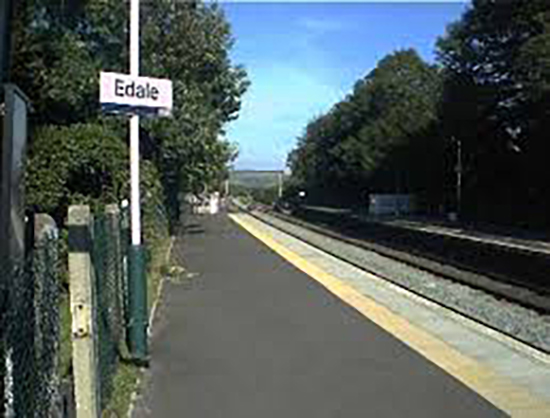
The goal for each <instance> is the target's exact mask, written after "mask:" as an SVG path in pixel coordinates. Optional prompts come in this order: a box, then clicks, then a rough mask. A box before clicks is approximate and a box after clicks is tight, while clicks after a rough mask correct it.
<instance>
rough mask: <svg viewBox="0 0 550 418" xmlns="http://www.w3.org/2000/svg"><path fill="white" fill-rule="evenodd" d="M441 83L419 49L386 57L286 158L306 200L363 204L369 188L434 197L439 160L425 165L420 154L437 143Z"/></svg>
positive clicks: (311, 127)
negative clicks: (417, 51)
mask: <svg viewBox="0 0 550 418" xmlns="http://www.w3.org/2000/svg"><path fill="white" fill-rule="evenodd" d="M439 80H440V78H439V71H438V70H437V69H436V68H434V67H432V66H429V65H427V64H426V63H424V62H423V61H422V60H421V59H420V58H419V57H418V55H417V53H416V52H415V51H414V50H404V51H398V52H396V53H394V54H391V55H389V56H387V57H386V58H384V59H383V60H382V61H380V63H379V64H378V66H377V68H376V69H375V70H373V71H372V72H371V73H370V74H368V75H367V76H366V77H365V78H364V79H362V80H360V81H359V82H357V83H356V85H355V88H354V91H353V93H352V94H350V95H349V96H348V97H347V98H346V99H345V100H344V101H342V102H340V103H338V104H336V105H335V106H334V107H333V108H332V109H331V111H330V112H329V113H327V114H325V115H322V116H320V117H318V118H317V119H315V120H313V121H312V122H311V123H310V124H309V125H308V126H307V128H306V132H305V134H304V136H302V137H301V138H300V139H299V145H298V148H297V149H296V150H294V151H293V152H292V153H291V154H290V156H289V165H290V167H291V169H292V172H293V182H294V183H296V185H297V187H302V188H306V189H308V191H309V199H311V200H313V201H319V202H321V203H330V204H362V203H364V202H365V201H366V194H367V193H369V192H378V193H379V192H413V191H414V192H422V193H425V194H427V195H430V194H433V193H431V192H432V191H433V189H434V188H436V187H437V185H436V184H435V183H434V182H433V181H432V179H433V178H434V177H437V176H438V175H439V174H440V165H438V164H437V163H434V164H432V165H428V166H427V165H426V163H425V161H424V158H423V157H424V155H423V151H426V148H430V147H433V148H435V149H437V148H438V147H439V143H438V138H437V131H436V129H435V121H436V110H437V106H436V105H437V99H438V93H439V89H440V81H439ZM328 196H330V197H331V198H330V199H327V197H328Z"/></svg>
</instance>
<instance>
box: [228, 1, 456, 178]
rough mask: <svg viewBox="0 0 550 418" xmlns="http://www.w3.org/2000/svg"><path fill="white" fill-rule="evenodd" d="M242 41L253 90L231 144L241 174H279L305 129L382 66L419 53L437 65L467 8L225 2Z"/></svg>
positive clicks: (235, 53) (241, 55) (236, 56)
mask: <svg viewBox="0 0 550 418" xmlns="http://www.w3.org/2000/svg"><path fill="white" fill-rule="evenodd" d="M222 7H223V9H224V11H225V13H226V17H227V18H228V20H229V22H230V23H231V25H232V30H233V35H234V37H235V39H236V43H235V46H234V48H233V50H232V52H231V56H232V60H233V62H234V63H236V64H242V65H244V66H245V68H246V70H247V72H248V75H249V79H250V81H251V83H252V85H251V87H250V89H249V90H248V92H247V93H246V95H245V96H244V103H243V107H242V109H241V113H240V117H239V119H238V120H236V121H234V122H232V123H231V124H230V125H229V126H228V133H227V138H228V139H229V140H230V141H232V142H235V143H237V144H238V146H239V157H238V159H237V161H236V164H235V167H236V168H237V169H254V170H280V169H282V168H284V166H285V162H286V156H287V154H288V152H289V151H290V150H291V149H292V148H293V147H294V145H295V144H296V138H297V137H298V136H299V135H301V133H302V132H303V129H304V128H305V126H306V124H307V122H308V121H309V120H311V119H312V118H313V117H314V116H316V115H319V114H320V113H323V112H326V111H327V110H328V109H330V108H331V106H332V105H334V104H335V103H336V102H338V101H339V100H340V99H342V98H343V97H344V96H345V95H346V94H347V93H349V92H350V91H351V89H352V87H353V85H354V83H355V82H356V81H357V80H358V79H359V78H361V77H363V76H365V75H366V74H367V73H368V72H370V71H371V70H372V69H373V68H374V67H375V66H376V63H377V61H378V60H380V59H381V58H383V57H384V56H385V55H387V54H389V53H391V52H392V51H394V50H396V49H401V48H409V47H413V48H415V49H416V50H417V51H418V52H419V53H420V55H421V56H422V57H423V58H424V59H425V60H427V61H430V62H433V61H434V58H435V56H434V46H435V41H436V39H437V37H438V36H440V35H442V34H444V33H445V28H446V26H447V25H448V24H449V23H451V22H453V21H455V20H457V19H459V18H460V16H461V14H462V13H463V11H464V10H465V8H466V3H463V2H446V3H443V2H439V3H435V2H424V3H406V2H394V3H390V2H383V3H380V2H379V3H374V2H364V3H359V2H353V3H326V2H325V3H323V2H321V3H297V2H279V3H267V2H226V3H222Z"/></svg>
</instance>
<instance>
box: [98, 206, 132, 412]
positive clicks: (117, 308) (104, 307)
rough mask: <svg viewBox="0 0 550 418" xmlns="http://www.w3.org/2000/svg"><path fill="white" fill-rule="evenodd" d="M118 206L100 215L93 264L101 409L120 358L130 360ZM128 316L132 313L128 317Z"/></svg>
mask: <svg viewBox="0 0 550 418" xmlns="http://www.w3.org/2000/svg"><path fill="white" fill-rule="evenodd" d="M120 221H121V219H120V212H119V210H118V208H117V207H116V206H108V207H107V209H106V211H105V212H102V213H99V214H96V216H95V217H94V221H93V240H92V254H91V257H92V264H93V273H94V274H95V281H94V284H95V289H94V290H95V294H96V306H97V308H96V326H97V328H96V329H97V347H98V351H97V354H98V366H99V370H98V376H99V379H100V383H99V389H100V399H101V407H102V408H104V407H105V406H106V405H107V403H108V401H109V398H110V395H111V393H112V389H113V388H112V383H113V377H114V374H115V373H116V369H117V365H118V362H119V360H120V359H123V358H124V357H125V356H126V357H127V356H128V355H127V350H126V342H125V323H126V321H125V315H124V311H125V309H124V307H125V305H127V303H126V298H125V294H126V292H125V289H126V277H125V270H126V269H125V267H124V266H125V260H126V259H127V248H128V246H127V245H122V243H123V242H125V241H127V239H128V237H127V235H128V234H127V232H128V230H127V229H126V228H123V227H122V224H121V222H120ZM126 316H128V314H127V315H126Z"/></svg>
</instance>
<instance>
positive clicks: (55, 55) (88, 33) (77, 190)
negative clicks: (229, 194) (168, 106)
mask: <svg viewBox="0 0 550 418" xmlns="http://www.w3.org/2000/svg"><path fill="white" fill-rule="evenodd" d="M128 8H129V5H128V3H127V2H122V1H119V0H87V1H75V2H66V1H59V0H26V1H24V2H21V4H20V5H19V7H18V8H17V11H16V19H15V24H14V42H15V47H14V49H15V50H16V51H17V54H15V57H14V58H15V59H14V62H13V66H12V80H13V81H14V82H15V83H16V84H17V85H19V86H20V87H21V88H22V90H23V91H24V92H25V93H26V94H27V95H28V96H29V97H30V99H31V101H32V105H33V108H34V112H33V114H32V122H33V126H32V127H33V130H35V131H36V132H34V133H33V135H32V136H33V137H34V138H35V139H34V140H33V143H32V145H31V149H30V155H31V157H30V160H29V164H28V173H27V180H28V192H27V196H28V202H29V204H30V205H32V206H34V207H35V208H36V209H38V210H43V211H48V212H50V213H53V214H55V215H56V218H57V219H62V217H63V213H64V210H65V209H66V206H67V205H68V204H69V203H74V202H92V201H93V202H101V203H103V202H108V201H110V202H117V201H120V199H121V198H123V197H125V196H127V193H126V191H127V186H126V183H127V178H128V173H127V166H128V164H129V163H128V153H127V150H126V148H127V145H126V144H127V139H126V138H127V123H126V118H116V117H107V118H102V117H101V114H100V107H99V102H98V97H99V72H100V71H101V70H105V71H117V72H124V73H125V72H127V70H128V46H127V45H128V26H129V21H128ZM140 26H141V29H140V30H141V70H140V72H141V74H144V75H148V76H153V77H165V78H170V79H171V80H172V81H173V85H174V112H173V118H170V119H161V120H145V119H142V123H141V146H140V148H141V156H142V166H143V167H144V177H145V178H143V179H142V184H144V185H145V184H146V185H145V188H144V190H143V191H142V194H144V195H145V196H150V195H151V194H154V195H155V199H157V200H159V199H160V201H162V203H163V204H167V206H168V209H169V215H170V218H171V221H175V220H177V218H178V210H179V196H180V194H181V193H185V192H192V193H200V192H203V191H204V190H205V189H206V190H212V189H216V188H218V187H219V184H220V183H221V181H222V180H223V179H224V178H225V177H226V176H227V166H228V163H230V162H231V161H232V160H233V159H234V158H235V156H236V150H235V147H234V146H233V145H231V144H229V143H228V142H227V141H225V140H223V139H222V138H223V133H224V131H223V126H224V124H225V123H226V122H228V121H230V120H233V119H235V118H236V117H237V114H238V111H239V108H240V100H241V96H242V94H243V93H244V92H245V90H246V88H247V86H248V82H247V81H246V73H245V71H244V70H243V69H242V68H241V67H239V66H234V65H233V64H232V63H231V62H230V59H229V49H230V48H231V45H232V42H233V40H232V38H231V33H230V27H229V24H228V23H227V21H226V20H225V18H224V16H223V13H222V12H221V10H220V8H219V7H218V6H217V5H214V4H210V5H206V4H202V3H201V2H180V1H174V0H159V1H155V2H142V4H141V25H140ZM75 124H76V125H75ZM150 188H152V189H150ZM158 203H159V202H156V204H158ZM144 210H146V209H144Z"/></svg>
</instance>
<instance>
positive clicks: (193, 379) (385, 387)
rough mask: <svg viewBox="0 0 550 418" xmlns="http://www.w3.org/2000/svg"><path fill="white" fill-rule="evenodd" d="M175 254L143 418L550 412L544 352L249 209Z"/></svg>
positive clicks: (204, 226)
mask: <svg viewBox="0 0 550 418" xmlns="http://www.w3.org/2000/svg"><path fill="white" fill-rule="evenodd" d="M173 257H175V258H176V259H177V260H178V261H179V262H181V264H182V267H184V269H185V272H186V273H185V274H184V275H183V276H182V277H180V278H178V279H174V280H171V281H165V283H164V285H163V290H162V296H161V302H160V303H159V305H158V308H157V309H156V314H155V318H154V321H153V330H152V342H151V356H152V357H151V367H150V370H149V372H148V375H147V377H146V379H145V383H144V386H143V390H142V393H141V394H140V396H139V397H138V399H137V401H136V403H135V405H134V408H133V411H132V416H133V417H135V418H141V417H180V416H188V417H201V418H210V417H224V418H231V417H235V418H237V417H238V418H246V417H250V418H252V417H254V418H256V417H265V418H269V417H281V416H284V417H310V416H311V417H327V418H328V417H331V418H332V417H365V416H373V417H423V418H424V417H437V418H439V417H442V416H445V417H449V418H450V417H501V416H513V417H516V416H517V417H547V416H550V393H549V392H548V390H547V389H548V387H550V361H549V360H548V358H547V356H545V355H543V354H541V353H538V352H535V351H530V350H529V349H527V348H526V347H523V346H521V344H517V343H515V342H513V341H510V340H507V339H506V338H505V337H502V336H500V335H497V333H493V332H490V331H487V330H485V329H483V327H480V326H478V325H476V324H473V323H469V322H468V321H466V320H462V319H460V318H459V317H457V316H456V315H453V314H452V313H450V312H444V311H442V310H441V309H440V308H438V307H436V306H432V305H430V304H429V303H427V302H425V301H423V300H420V299H419V298H418V297H414V296H413V295H409V294H407V293H406V292H405V291H403V290H399V289H397V288H395V287H393V286H392V285H391V284H388V283H384V282H383V281H381V280H380V279H378V278H377V277H375V276H374V275H372V274H369V273H366V272H364V271H361V270H359V269H357V268H355V267H353V266H352V265H350V264H347V263H345V262H344V261H342V260H338V259H335V258H334V257H332V256H330V255H328V254H326V253H323V252H322V251H320V250H318V249H315V248H313V247H311V246H309V245H307V244H305V243H303V242H302V241H300V240H298V239H296V238H293V237H291V236H289V235H287V234H285V233H283V232H281V231H279V230H277V229H275V228H273V227H271V226H268V225H266V224H264V223H263V222H260V221H259V220H257V219H255V218H252V217H251V216H249V215H246V214H233V215H226V214H220V215H217V216H208V217H207V216H202V217H201V216H196V217H193V218H190V219H189V220H188V223H187V225H186V226H185V227H184V228H183V232H182V233H181V234H180V235H179V236H178V237H177V239H176V243H175V246H174V250H173Z"/></svg>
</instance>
